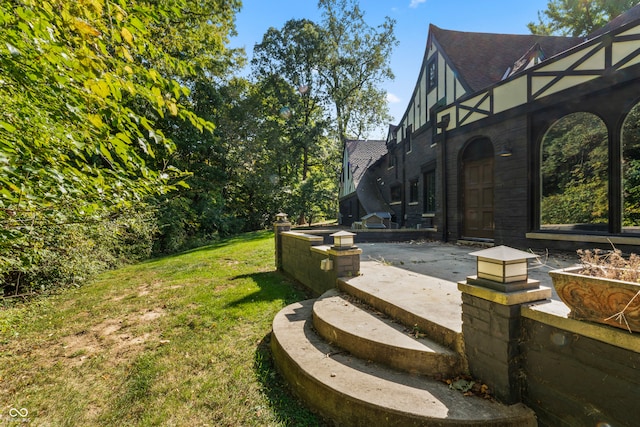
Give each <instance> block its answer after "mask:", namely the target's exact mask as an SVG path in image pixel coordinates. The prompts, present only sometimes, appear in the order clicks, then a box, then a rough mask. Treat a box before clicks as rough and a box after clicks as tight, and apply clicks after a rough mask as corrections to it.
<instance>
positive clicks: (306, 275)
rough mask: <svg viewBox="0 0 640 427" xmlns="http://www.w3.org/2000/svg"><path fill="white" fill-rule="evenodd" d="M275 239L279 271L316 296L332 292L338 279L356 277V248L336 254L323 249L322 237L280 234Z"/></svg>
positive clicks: (357, 260) (326, 248)
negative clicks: (330, 290) (279, 243)
mask: <svg viewBox="0 0 640 427" xmlns="http://www.w3.org/2000/svg"><path fill="white" fill-rule="evenodd" d="M279 239H280V242H281V245H280V249H278V247H276V259H280V260H281V264H280V265H281V267H280V270H281V271H282V272H283V273H285V274H287V275H288V276H290V277H292V278H293V279H295V280H296V281H298V282H300V283H301V284H303V285H304V286H306V287H307V288H309V289H310V290H312V291H313V292H314V293H315V294H317V295H320V294H322V293H324V292H325V291H327V290H329V289H332V288H335V287H336V282H337V279H338V277H349V276H356V275H358V274H360V254H361V253H362V250H360V249H358V248H356V247H354V248H352V249H346V250H337V249H334V248H333V247H332V246H330V245H325V244H324V239H323V236H316V235H313V234H307V233H300V232H294V231H284V232H281V233H280V234H279ZM278 250H280V251H281V252H280V253H278Z"/></svg>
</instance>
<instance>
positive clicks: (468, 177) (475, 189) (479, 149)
mask: <svg viewBox="0 0 640 427" xmlns="http://www.w3.org/2000/svg"><path fill="white" fill-rule="evenodd" d="M493 159H494V155H493V144H492V143H491V141H490V140H489V139H487V138H480V139H477V140H475V141H472V142H471V143H470V144H469V145H468V146H467V147H466V148H465V150H464V153H463V155H462V175H463V177H462V186H463V188H462V199H463V200H462V206H463V208H462V211H463V218H462V236H463V237H466V238H477V239H493V232H494V229H495V224H494V220H493V187H494V182H493V176H494V173H493Z"/></svg>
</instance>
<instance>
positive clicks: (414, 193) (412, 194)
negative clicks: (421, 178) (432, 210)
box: [409, 179, 418, 203]
mask: <svg viewBox="0 0 640 427" xmlns="http://www.w3.org/2000/svg"><path fill="white" fill-rule="evenodd" d="M409 203H418V180H417V179H414V180H411V181H409Z"/></svg>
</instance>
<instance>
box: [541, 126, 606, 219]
mask: <svg viewBox="0 0 640 427" xmlns="http://www.w3.org/2000/svg"><path fill="white" fill-rule="evenodd" d="M608 156H609V153H608V133H607V128H606V126H605V125H604V123H603V122H602V120H600V118H598V117H597V116H595V115H593V114H590V113H574V114H570V115H568V116H565V117H563V118H561V119H560V120H558V121H557V122H556V123H554V124H553V125H552V126H551V128H550V129H549V131H548V132H547V134H546V135H545V137H544V139H543V141H542V163H541V171H540V172H541V173H540V175H541V180H542V182H541V195H542V200H541V202H540V226H541V228H546V229H567V230H603V231H606V230H607V229H608V221H609V194H608V188H609V184H608V182H609V178H608V160H609V159H608Z"/></svg>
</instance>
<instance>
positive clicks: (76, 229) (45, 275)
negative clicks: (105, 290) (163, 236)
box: [0, 210, 156, 297]
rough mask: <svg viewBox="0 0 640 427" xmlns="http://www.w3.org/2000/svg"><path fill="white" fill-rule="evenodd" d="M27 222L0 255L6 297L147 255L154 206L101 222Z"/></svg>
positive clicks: (80, 277) (0, 277) (50, 286)
mask: <svg viewBox="0 0 640 427" xmlns="http://www.w3.org/2000/svg"><path fill="white" fill-rule="evenodd" d="M30 228H31V232H30V233H29V234H28V235H27V236H25V238H24V239H16V240H14V241H13V242H12V246H11V251H10V252H7V253H4V254H2V255H0V265H2V266H3V267H4V270H2V271H0V283H4V286H3V287H2V288H0V290H3V291H4V296H6V297H9V296H14V295H16V294H24V293H30V292H34V291H37V292H43V291H49V290H52V289H54V288H58V287H61V286H69V285H78V284H80V283H83V282H84V281H86V280H87V279H89V278H91V277H93V276H94V275H95V274H97V273H100V272H102V271H104V270H106V269H110V268H115V267H118V266H122V265H124V264H128V263H131V262H135V261H139V260H143V259H146V258H148V257H149V256H150V255H151V249H152V245H153V237H154V235H155V233H156V223H155V217H154V215H153V213H152V212H135V211H132V210H129V211H126V212H121V213H120V214H118V215H114V217H113V218H110V219H104V220H101V221H99V222H78V223H69V224H55V225H48V226H46V227H43V226H31V227H30ZM0 296H2V295H1V294H0Z"/></svg>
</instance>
